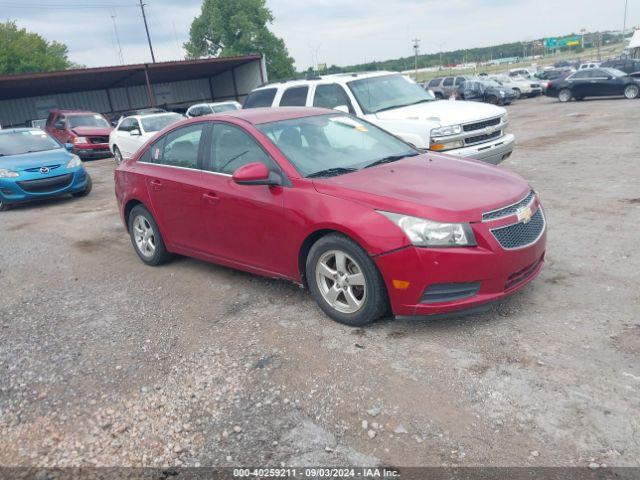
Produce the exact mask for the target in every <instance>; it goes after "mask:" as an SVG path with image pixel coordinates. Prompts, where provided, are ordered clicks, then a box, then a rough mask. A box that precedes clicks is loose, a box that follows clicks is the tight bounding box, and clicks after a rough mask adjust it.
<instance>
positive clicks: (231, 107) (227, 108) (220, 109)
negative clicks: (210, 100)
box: [211, 103, 238, 113]
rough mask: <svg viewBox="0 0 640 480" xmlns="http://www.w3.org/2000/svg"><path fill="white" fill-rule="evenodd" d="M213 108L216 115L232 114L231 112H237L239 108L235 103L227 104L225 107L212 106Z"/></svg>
mask: <svg viewBox="0 0 640 480" xmlns="http://www.w3.org/2000/svg"><path fill="white" fill-rule="evenodd" d="M211 108H213V111H214V112H215V113H221V112H230V111H231V110H237V109H238V107H237V106H236V105H234V104H233V103H227V104H224V105H211Z"/></svg>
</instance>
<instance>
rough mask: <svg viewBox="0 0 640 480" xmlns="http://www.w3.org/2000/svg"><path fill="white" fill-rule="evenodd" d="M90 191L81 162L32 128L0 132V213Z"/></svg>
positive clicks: (87, 177) (57, 143)
mask: <svg viewBox="0 0 640 480" xmlns="http://www.w3.org/2000/svg"><path fill="white" fill-rule="evenodd" d="M90 191H91V177H89V174H88V173H87V171H86V170H85V168H84V165H83V164H82V160H80V158H79V157H78V156H77V155H73V154H72V153H70V152H69V151H68V150H67V148H66V147H65V146H64V145H61V144H60V143H59V142H58V141H57V140H55V139H54V138H52V137H50V136H49V134H48V133H46V132H44V131H42V130H40V129H36V128H16V129H7V130H0V211H3V210H7V209H9V208H11V206H12V205H15V204H18V203H24V202H29V201H33V200H42V199H46V198H52V197H58V196H61V195H68V194H71V195H73V196H75V197H83V196H85V195H87V194H88V193H89V192H90Z"/></svg>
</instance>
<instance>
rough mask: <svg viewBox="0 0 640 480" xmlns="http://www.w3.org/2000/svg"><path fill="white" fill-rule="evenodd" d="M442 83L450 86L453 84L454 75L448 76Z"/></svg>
mask: <svg viewBox="0 0 640 480" xmlns="http://www.w3.org/2000/svg"><path fill="white" fill-rule="evenodd" d="M442 85H443V86H444V87H450V86H451V85H453V77H447V78H445V79H444V82H443V83H442Z"/></svg>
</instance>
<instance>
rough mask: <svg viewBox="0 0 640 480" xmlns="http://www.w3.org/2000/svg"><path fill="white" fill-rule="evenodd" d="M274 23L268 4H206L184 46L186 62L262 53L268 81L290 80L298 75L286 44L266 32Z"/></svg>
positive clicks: (259, 0) (229, 0)
mask: <svg viewBox="0 0 640 480" xmlns="http://www.w3.org/2000/svg"><path fill="white" fill-rule="evenodd" d="M271 22H273V15H272V13H271V11H270V10H269V9H268V8H267V6H266V5H265V0H204V3H203V4H202V10H201V12H200V15H199V16H197V17H196V18H195V19H194V20H193V23H192V24H191V31H190V37H189V41H188V42H187V43H185V44H184V48H185V49H186V51H187V58H199V57H206V56H213V57H232V56H237V55H249V54H252V53H256V52H260V53H262V54H264V56H265V59H266V64H267V73H268V75H269V78H271V79H278V78H285V77H290V76H292V75H293V74H294V73H295V69H294V67H293V58H291V57H290V56H289V52H288V51H287V47H286V46H285V44H284V41H282V39H281V38H278V37H276V36H275V35H274V34H273V33H272V32H271V31H270V30H269V29H268V28H267V24H269V23H271Z"/></svg>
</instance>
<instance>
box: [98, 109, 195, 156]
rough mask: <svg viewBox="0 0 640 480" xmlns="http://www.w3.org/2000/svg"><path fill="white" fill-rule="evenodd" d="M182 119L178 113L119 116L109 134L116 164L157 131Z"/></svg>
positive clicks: (110, 147)
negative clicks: (116, 123)
mask: <svg viewBox="0 0 640 480" xmlns="http://www.w3.org/2000/svg"><path fill="white" fill-rule="evenodd" d="M183 119H184V116H183V115H180V114H179V113H157V114H153V115H132V116H131V117H124V118H121V119H120V121H119V122H118V125H117V126H116V128H114V129H113V130H112V131H111V134H110V135H109V149H110V150H111V153H113V158H115V159H116V162H117V163H118V164H119V163H120V162H122V160H124V159H127V158H131V157H132V156H133V154H134V153H136V151H137V150H138V149H139V148H140V147H141V146H142V145H144V144H145V143H146V141H147V140H149V139H150V138H151V137H153V136H154V135H155V134H156V133H157V132H159V131H160V130H162V129H163V128H164V127H167V126H169V125H171V124H172V123H176V122H179V121H180V120H183Z"/></svg>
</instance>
